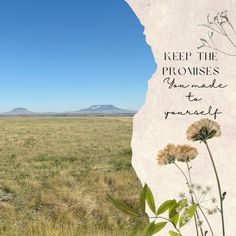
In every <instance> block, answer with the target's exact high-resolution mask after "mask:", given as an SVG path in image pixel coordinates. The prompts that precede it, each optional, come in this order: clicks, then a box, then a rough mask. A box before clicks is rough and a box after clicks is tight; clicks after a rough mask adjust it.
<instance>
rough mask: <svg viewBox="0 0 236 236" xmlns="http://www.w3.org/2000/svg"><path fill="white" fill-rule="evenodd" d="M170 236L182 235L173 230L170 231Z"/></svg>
mask: <svg viewBox="0 0 236 236" xmlns="http://www.w3.org/2000/svg"><path fill="white" fill-rule="evenodd" d="M169 234H170V236H181V235H180V234H178V233H176V232H174V231H172V230H170V231H169Z"/></svg>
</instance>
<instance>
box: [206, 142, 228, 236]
mask: <svg viewBox="0 0 236 236" xmlns="http://www.w3.org/2000/svg"><path fill="white" fill-rule="evenodd" d="M204 143H205V145H206V148H207V151H208V153H209V156H210V159H211V163H212V166H213V169H214V172H215V176H216V181H217V185H218V191H219V197H220V213H221V222H222V233H223V236H225V224H224V208H223V196H222V191H221V185H220V179H219V175H218V172H217V169H216V165H215V162H214V159H213V156H212V154H211V150H210V148H209V145H208V143H207V141H206V140H205V141H204Z"/></svg>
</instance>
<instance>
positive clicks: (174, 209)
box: [169, 200, 179, 226]
mask: <svg viewBox="0 0 236 236" xmlns="http://www.w3.org/2000/svg"><path fill="white" fill-rule="evenodd" d="M173 201H174V203H173V205H172V207H171V208H170V210H169V218H170V220H171V222H172V223H173V224H174V225H175V226H176V225H177V223H178V220H179V212H178V211H177V208H178V207H179V203H177V201H176V200H173Z"/></svg>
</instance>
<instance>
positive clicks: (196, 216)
mask: <svg viewBox="0 0 236 236" xmlns="http://www.w3.org/2000/svg"><path fill="white" fill-rule="evenodd" d="M174 164H175V166H176V167H177V168H178V169H179V170H180V172H181V173H182V174H183V176H184V178H185V180H186V184H187V186H188V189H189V190H190V183H189V182H190V180H188V178H187V176H186V174H185V173H184V171H183V170H182V169H181V168H180V167H179V166H178V165H177V164H176V163H174ZM190 195H191V201H192V204H195V201H194V197H193V194H192V193H190ZM196 218H197V219H198V220H199V215H198V213H197V211H196V214H194V223H195V228H196V233H197V236H199V232H198V226H197V219H196ZM200 231H201V235H202V236H203V230H202V228H201V226H200Z"/></svg>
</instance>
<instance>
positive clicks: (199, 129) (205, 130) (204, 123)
mask: <svg viewBox="0 0 236 236" xmlns="http://www.w3.org/2000/svg"><path fill="white" fill-rule="evenodd" d="M219 136H221V130H220V125H219V124H218V123H217V122H215V121H212V120H210V119H207V118H206V119H201V120H199V121H196V122H195V123H193V124H192V125H191V126H190V127H189V128H188V130H187V139H188V140H192V141H198V140H200V141H203V142H205V141H206V140H207V139H210V138H213V137H219Z"/></svg>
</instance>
